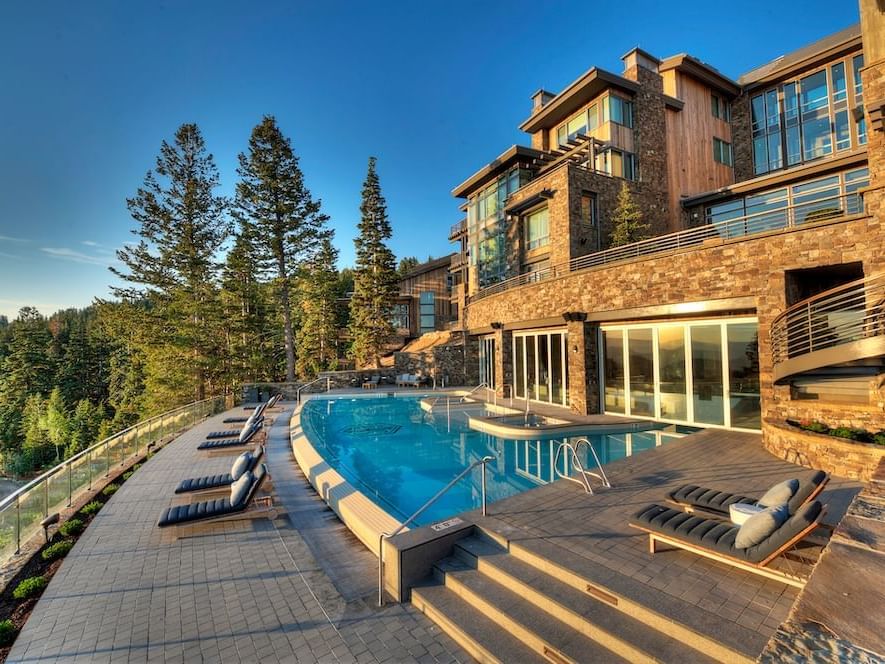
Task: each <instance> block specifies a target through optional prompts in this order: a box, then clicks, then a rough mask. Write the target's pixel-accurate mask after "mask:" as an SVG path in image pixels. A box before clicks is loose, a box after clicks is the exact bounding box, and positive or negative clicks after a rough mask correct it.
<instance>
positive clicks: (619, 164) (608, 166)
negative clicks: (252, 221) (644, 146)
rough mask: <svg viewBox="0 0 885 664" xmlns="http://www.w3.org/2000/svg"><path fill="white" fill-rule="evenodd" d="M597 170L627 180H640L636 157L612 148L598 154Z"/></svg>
mask: <svg viewBox="0 0 885 664" xmlns="http://www.w3.org/2000/svg"><path fill="white" fill-rule="evenodd" d="M596 170H597V171H602V172H603V173H608V174H609V175H613V176H615V177H616V178H624V179H625V180H637V179H639V178H638V174H637V165H636V155H634V154H632V153H630V152H621V151H620V150H614V149H611V148H609V149H607V150H603V151H602V152H598V153H597V154H596Z"/></svg>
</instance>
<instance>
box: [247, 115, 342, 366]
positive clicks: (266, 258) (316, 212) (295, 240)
mask: <svg viewBox="0 0 885 664" xmlns="http://www.w3.org/2000/svg"><path fill="white" fill-rule="evenodd" d="M239 160H240V166H239V168H238V169H237V173H238V174H239V175H240V181H239V182H238V183H237V194H236V199H235V208H236V214H237V216H238V219H239V221H240V223H241V224H242V225H243V226H244V228H246V227H248V228H249V229H250V231H249V232H250V233H251V236H252V237H253V238H254V241H255V250H256V259H257V266H258V271H259V274H263V275H272V277H273V286H274V292H275V295H276V298H277V302H278V304H279V308H280V313H281V315H282V318H283V340H284V345H285V354H286V380H288V381H293V380H295V333H294V329H295V322H294V318H295V316H294V314H293V300H294V299H295V298H294V297H293V291H294V288H293V281H294V279H295V278H296V276H297V275H298V272H299V270H300V269H301V267H302V266H303V264H304V262H305V260H307V259H309V258H310V257H311V256H313V255H314V254H315V253H316V252H317V251H318V250H319V247H320V241H321V240H322V238H323V237H324V235H325V232H326V231H325V226H326V222H327V220H328V217H327V216H326V215H324V214H322V213H321V212H320V207H321V205H320V201H319V200H314V199H313V197H312V196H311V193H310V191H309V190H308V188H307V186H306V185H305V183H304V175H303V174H302V172H301V168H300V167H299V165H298V157H296V156H295V153H294V151H293V150H292V144H291V142H290V141H289V139H288V138H287V137H286V136H284V135H283V133H282V132H281V131H280V129H279V127H278V126H277V123H276V120H275V119H274V117H273V116H271V115H266V116H265V117H264V119H263V120H262V121H261V123H260V124H258V125H257V126H256V127H255V128H254V129H253V130H252V135H251V137H250V138H249V152H248V154H240V156H239Z"/></svg>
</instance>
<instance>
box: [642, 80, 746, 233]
mask: <svg viewBox="0 0 885 664" xmlns="http://www.w3.org/2000/svg"><path fill="white" fill-rule="evenodd" d="M663 78H664V93H665V94H668V95H670V96H672V97H676V98H677V99H680V100H682V101H683V102H684V103H685V106H684V107H683V109H682V110H681V111H676V110H673V109H669V108H668V109H667V111H666V114H667V159H668V168H667V179H668V183H667V184H668V189H669V198H670V200H669V206H670V230H672V231H677V230H681V228H682V222H681V209H680V205H679V198H680V196H683V195H692V194H699V193H701V192H704V191H710V190H712V189H718V188H719V187H724V186H727V185H730V184H732V183H733V182H734V169H732V168H730V167H728V166H725V165H723V164H720V163H718V162H716V161H714V160H713V138H714V137H715V138H719V139H721V140H723V141H726V142H728V143H732V140H731V127H730V125H729V123H727V122H725V121H723V120H720V119H719V118H716V117H713V113H712V110H711V101H710V94H711V90H710V88H709V87H708V86H706V85H705V84H703V83H701V82H700V81H697V80H696V79H694V78H692V77H690V76H686V75H684V74H682V73H680V72H678V71H677V70H675V69H672V70H670V71H666V72H664V74H663ZM640 167H641V165H640Z"/></svg>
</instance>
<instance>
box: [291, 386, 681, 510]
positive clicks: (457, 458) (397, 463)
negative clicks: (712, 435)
mask: <svg viewBox="0 0 885 664" xmlns="http://www.w3.org/2000/svg"><path fill="white" fill-rule="evenodd" d="M301 425H302V427H303V429H304V433H305V434H306V435H307V438H308V440H310V442H311V443H312V444H313V446H314V447H315V448H316V450H317V451H318V452H319V453H320V454H321V455H322V456H323V458H324V459H325V460H326V461H327V462H328V463H329V464H330V465H331V466H332V467H333V468H335V469H336V470H337V471H338V472H339V473H341V475H343V476H344V477H345V479H347V480H348V481H349V482H350V483H351V484H353V485H354V486H356V487H357V488H358V489H359V490H360V491H362V492H363V493H364V494H365V495H366V496H368V497H369V498H370V499H372V500H373V501H374V502H375V503H376V504H377V505H378V506H379V507H381V508H382V509H384V510H385V511H387V512H388V513H390V514H391V515H393V516H394V517H396V518H397V519H399V520H401V521H402V520H405V519H406V518H407V517H409V516H411V515H412V514H413V513H414V512H415V511H416V510H417V509H418V508H419V507H421V506H422V505H423V504H424V503H425V502H427V500H428V499H430V498H431V497H432V496H433V495H434V494H435V493H436V492H437V491H439V490H440V489H442V488H443V487H444V486H445V485H446V484H447V483H448V482H450V481H451V480H452V479H453V478H454V477H455V476H456V475H458V473H460V472H461V471H463V470H464V469H465V468H467V467H468V466H469V465H470V464H471V463H473V462H474V461H477V460H479V459H481V458H482V457H484V456H488V455H492V456H495V457H496V459H495V461H491V462H489V463H488V464H487V477H486V488H487V492H488V495H487V498H488V502H489V503H492V502H494V501H496V500H500V499H502V498H507V497H508V496H512V495H514V494H517V493H520V492H522V491H527V490H528V489H532V488H535V487H538V486H540V485H542V484H547V483H548V482H552V481H553V480H554V479H556V474H555V472H554V466H553V463H554V458H555V456H556V450H557V448H558V447H559V445H560V444H561V443H562V442H563V441H564V440H569V439H571V440H573V441H574V440H577V438H581V437H586V438H588V439H589V440H590V441H591V442H592V443H593V446H594V448H595V450H596V453H597V454H598V455H599V458H600V460H601V461H602V463H603V464H606V463H610V462H612V461H616V460H618V459H623V458H625V457H627V456H629V455H631V454H637V453H639V452H642V451H644V450H647V449H651V448H653V447H656V446H658V445H661V444H663V443H665V442H667V441H669V440H671V439H674V438H678V437H679V436H678V435H675V434H668V433H665V432H662V431H645V432H638V433H624V434H604V435H596V436H587V435H579V436H570V437H568V438H564V437H563V436H561V435H560V436H557V437H554V438H539V439H538V440H507V439H503V438H498V437H496V436H493V435H490V434H487V433H481V432H478V431H473V430H472V429H470V428H469V427H468V425H467V418H466V415H465V414H464V413H462V412H457V413H456V412H452V415H451V418H450V421H449V420H448V418H447V417H446V415H445V414H443V415H442V416H440V415H438V414H437V415H434V414H432V413H428V412H425V411H424V410H422V409H421V406H420V397H379V398H365V397H361V398H355V399H351V398H337V399H312V400H310V401H308V402H307V403H306V404H305V405H304V408H303V409H302V411H301ZM579 453H580V456H581V461H582V463H583V464H584V467H585V468H587V469H588V470H589V469H591V468H590V466H591V465H592V463H590V464H588V463H587V462H586V459H585V458H584V456H585V455H586V454H587V451H586V446H583V445H582V446H581V448H580V450H579ZM564 456H565V455H561V458H560V459H559V461H558V462H557V467H558V469H559V471H560V472H565V471H566V470H568V469H570V467H571V464H570V463H569V460H568V459H565V458H563V457H564ZM481 495H482V488H481V469H480V467H479V466H477V467H476V468H474V469H473V470H472V471H471V473H470V474H469V475H467V476H466V477H464V478H463V479H462V480H461V481H460V482H459V483H458V484H456V485H455V486H454V487H452V488H451V489H450V490H449V491H448V492H447V493H446V494H444V495H443V496H442V497H441V498H440V499H439V500H438V501H437V502H436V503H434V504H433V505H432V506H431V507H430V508H429V509H428V510H427V511H426V512H424V513H423V514H422V515H421V517H419V518H418V519H417V521H416V523H417V524H419V525H426V524H428V523H432V522H434V521H437V520H439V519H445V518H447V517H450V516H453V515H455V514H459V513H461V512H465V511H468V510H471V509H474V508H477V507H480V506H481V504H482V497H481Z"/></svg>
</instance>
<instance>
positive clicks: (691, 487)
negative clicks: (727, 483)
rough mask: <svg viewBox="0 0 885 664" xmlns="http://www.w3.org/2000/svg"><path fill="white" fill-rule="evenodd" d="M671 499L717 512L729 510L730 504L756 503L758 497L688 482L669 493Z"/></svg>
mask: <svg viewBox="0 0 885 664" xmlns="http://www.w3.org/2000/svg"><path fill="white" fill-rule="evenodd" d="M667 497H668V498H670V500H673V501H674V502H677V503H683V504H686V505H695V506H697V507H701V508H704V509H708V510H713V511H716V512H725V513H727V512H728V507H729V505H733V504H735V503H755V502H756V498H754V497H752V496H744V495H742V494H738V493H726V492H724V491H716V490H715V489H707V488H705V487H702V486H697V485H696V484H686V485H685V486H681V487H679V488H678V489H674V490H673V491H671V492H670V493H668V494H667Z"/></svg>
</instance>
